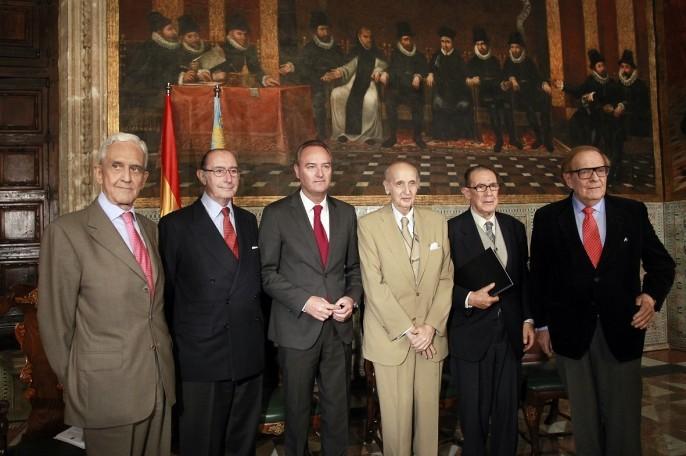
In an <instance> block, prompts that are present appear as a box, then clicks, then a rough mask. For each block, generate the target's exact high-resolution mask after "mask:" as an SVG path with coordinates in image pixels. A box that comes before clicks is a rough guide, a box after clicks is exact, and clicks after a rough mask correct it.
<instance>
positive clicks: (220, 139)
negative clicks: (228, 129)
mask: <svg viewBox="0 0 686 456" xmlns="http://www.w3.org/2000/svg"><path fill="white" fill-rule="evenodd" d="M220 92H221V89H220V88H219V85H217V86H216V87H215V88H214V122H213V123H212V142H211V144H210V149H224V148H225V147H226V145H225V144H224V124H222V106H221V104H220V103H219V93H220Z"/></svg>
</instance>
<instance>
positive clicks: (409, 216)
mask: <svg viewBox="0 0 686 456" xmlns="http://www.w3.org/2000/svg"><path fill="white" fill-rule="evenodd" d="M391 208H392V209H393V217H395V223H397V224H398V226H399V227H401V228H402V226H403V225H402V222H401V221H400V220H401V219H402V218H403V217H407V219H408V220H409V221H410V222H413V221H414V207H413V208H412V209H410V212H408V213H407V215H404V214H403V213H402V212H400V211H399V210H398V209H396V207H395V206H394V205H393V203H391Z"/></svg>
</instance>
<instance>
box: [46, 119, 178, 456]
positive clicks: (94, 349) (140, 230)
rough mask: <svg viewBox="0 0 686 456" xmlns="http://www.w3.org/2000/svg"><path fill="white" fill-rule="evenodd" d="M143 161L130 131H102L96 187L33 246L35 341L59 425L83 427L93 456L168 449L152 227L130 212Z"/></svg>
mask: <svg viewBox="0 0 686 456" xmlns="http://www.w3.org/2000/svg"><path fill="white" fill-rule="evenodd" d="M147 158H148V154H147V147H146V146H145V143H144V142H143V141H141V140H140V139H139V138H138V137H137V136H134V135H130V134H126V133H117V134H114V135H112V136H110V137H109V138H107V139H106V140H105V142H104V143H103V145H102V146H101V148H100V156H99V160H98V164H97V165H96V166H95V178H96V180H97V182H98V183H99V184H100V185H101V186H102V192H101V193H100V195H99V196H98V198H97V199H96V200H95V201H94V202H93V203H92V204H91V205H90V206H88V207H87V208H85V209H83V210H81V211H78V212H74V213H71V214H67V215H65V216H63V217H60V218H59V219H57V220H56V221H55V222H53V223H52V224H50V226H48V228H47V229H46V231H45V234H44V235H43V241H42V245H41V252H40V266H39V280H38V323H39V325H40V332H41V338H42V340H43V346H44V348H45V351H46V353H47V356H48V361H49V362H50V365H51V366H52V368H53V370H54V371H55V373H56V374H57V378H58V379H59V381H60V383H62V384H63V385H64V402H65V406H66V408H65V422H66V423H67V424H70V425H73V426H79V427H82V428H84V439H85V441H86V451H87V452H88V454H89V455H93V456H109V455H112V456H114V455H116V456H121V455H131V456H139V455H140V456H143V455H145V456H157V455H159V456H168V455H169V454H170V441H171V438H170V437H171V432H170V428H171V426H170V423H171V421H170V418H171V413H170V408H171V406H172V404H173V403H174V398H175V396H174V362H173V358H172V351H171V339H170V337H169V332H168V330H167V324H166V322H165V318H164V312H163V300H162V294H163V293H162V291H163V290H164V275H163V272H162V266H161V262H160V257H159V255H158V253H157V227H156V226H155V224H154V223H153V222H151V221H150V220H148V219H147V218H145V217H143V216H142V215H139V214H136V213H135V212H134V209H133V202H134V201H135V199H136V197H137V196H138V193H139V192H140V190H141V189H142V188H143V185H144V184H145V181H146V179H147V177H148V172H147V171H146V170H145V168H146V165H147V161H148V160H147Z"/></svg>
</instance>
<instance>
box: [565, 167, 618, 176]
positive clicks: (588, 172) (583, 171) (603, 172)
mask: <svg viewBox="0 0 686 456" xmlns="http://www.w3.org/2000/svg"><path fill="white" fill-rule="evenodd" d="M566 172H567V173H576V175H577V176H579V179H590V178H591V176H592V175H593V173H595V175H596V176H598V177H607V175H608V173H609V172H610V167H609V166H607V165H605V166H596V167H595V168H579V169H570V170H569V171H566Z"/></svg>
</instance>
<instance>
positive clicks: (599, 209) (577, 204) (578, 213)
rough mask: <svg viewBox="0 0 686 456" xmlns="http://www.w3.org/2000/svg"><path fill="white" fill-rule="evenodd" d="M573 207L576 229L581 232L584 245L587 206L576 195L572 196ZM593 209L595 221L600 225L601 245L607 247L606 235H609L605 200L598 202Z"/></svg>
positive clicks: (580, 236)
mask: <svg viewBox="0 0 686 456" xmlns="http://www.w3.org/2000/svg"><path fill="white" fill-rule="evenodd" d="M572 207H574V220H576V229H577V231H578V232H579V239H581V243H582V244H583V243H584V234H583V225H584V218H586V214H584V208H585V207H586V205H585V204H584V203H582V202H581V201H579V199H578V198H577V197H576V195H572ZM592 207H593V218H594V219H595V223H596V225H598V232H599V233H600V243H601V244H602V245H603V246H604V245H605V234H606V233H607V223H606V221H605V198H603V199H601V200H600V201H598V203H597V204H595V205H594V206H592Z"/></svg>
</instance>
